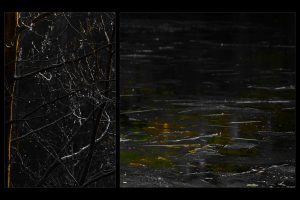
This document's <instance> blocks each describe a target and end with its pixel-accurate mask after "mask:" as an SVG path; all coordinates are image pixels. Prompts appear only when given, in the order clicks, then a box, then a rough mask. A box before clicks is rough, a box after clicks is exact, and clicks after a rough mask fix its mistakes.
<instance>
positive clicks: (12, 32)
mask: <svg viewBox="0 0 300 200" xmlns="http://www.w3.org/2000/svg"><path fill="white" fill-rule="evenodd" d="M4 18H5V19H4V37H5V38H4V42H5V46H4V61H5V62H4V63H5V68H4V71H5V72H4V75H5V77H4V80H5V88H4V95H5V96H4V101H5V120H12V111H13V96H14V90H15V80H14V75H15V72H16V57H17V50H18V37H19V36H18V32H17V28H18V19H19V13H18V12H6V13H5V16H4ZM11 137H12V124H5V126H4V139H5V141H4V164H5V166H4V185H5V187H8V188H9V187H10V186H11V179H10V173H11V172H10V169H11V165H10V143H11Z"/></svg>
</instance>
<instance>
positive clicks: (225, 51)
mask: <svg viewBox="0 0 300 200" xmlns="http://www.w3.org/2000/svg"><path fill="white" fill-rule="evenodd" d="M291 17H292V16H291ZM249 18H250V19H251V16H250V17H248V18H247V19H249ZM121 19H122V20H121V32H120V33H121V34H120V42H121V53H120V57H121V61H120V88H121V100H120V101H121V104H120V108H121V153H120V156H121V182H120V184H121V187H293V186H295V181H296V180H295V152H296V142H295V135H296V133H295V94H296V89H295V41H294V36H293V32H291V31H293V22H292V21H289V20H287V22H289V23H283V22H282V21H280V20H278V19H277V18H276V17H275V18H272V16H271V17H270V16H269V18H268V19H266V20H265V21H263V20H262V21H261V22H260V21H259V20H254V21H253V20H252V21H251V20H239V21H236V20H232V19H226V20H225V19H224V20H222V17H220V18H219V19H216V18H213V19H210V20H208V19H205V20H202V21H201V18H200V19H197V20H187V19H184V20H180V19H150V18H149V19H147V18H143V19H136V18H134V17H133V18H128V19H126V18H122V17H121ZM271 19H274V20H273V21H272V20H271ZM268 20H270V21H268Z"/></svg>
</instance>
